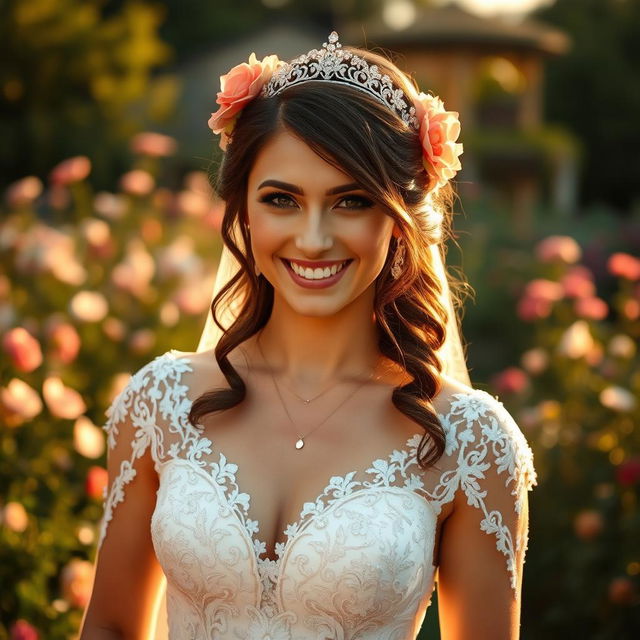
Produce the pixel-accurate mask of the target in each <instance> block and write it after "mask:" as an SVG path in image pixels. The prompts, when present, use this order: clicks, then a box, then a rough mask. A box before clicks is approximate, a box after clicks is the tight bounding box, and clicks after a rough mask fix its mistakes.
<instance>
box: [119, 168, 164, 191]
mask: <svg viewBox="0 0 640 640" xmlns="http://www.w3.org/2000/svg"><path fill="white" fill-rule="evenodd" d="M155 186H156V181H155V180H154V178H153V176H152V175H151V174H150V173H149V172H148V171H144V169H132V170H131V171H128V172H127V173H125V174H124V175H123V176H122V177H121V178H120V188H121V189H122V190H123V191H124V192H125V193H128V194H130V195H132V196H147V195H149V194H150V193H151V192H152V191H153V188H154V187H155Z"/></svg>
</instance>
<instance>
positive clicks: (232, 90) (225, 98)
mask: <svg viewBox="0 0 640 640" xmlns="http://www.w3.org/2000/svg"><path fill="white" fill-rule="evenodd" d="M282 64H283V62H282V61H281V60H278V56H276V55H270V56H266V57H264V58H263V59H262V61H260V60H258V59H257V58H256V54H255V53H252V54H251V55H250V56H249V62H248V63H247V62H242V63H240V64H238V65H236V66H235V67H233V68H232V69H231V70H230V71H229V72H228V73H226V74H225V75H223V76H220V91H219V92H218V97H217V99H216V102H217V103H218V104H219V105H220V108H219V109H218V110H217V111H216V112H215V113H212V114H211V118H210V119H209V123H208V124H209V128H210V129H211V131H213V133H216V134H222V136H221V138H220V148H221V149H222V150H223V151H224V150H226V148H227V142H228V136H229V135H230V134H231V132H232V131H233V127H234V126H235V122H236V120H237V118H238V115H239V113H240V111H242V109H243V108H244V106H245V105H246V104H247V103H248V102H251V100H253V99H254V98H255V97H256V96H257V95H258V93H259V92H260V91H261V89H262V87H263V86H264V85H265V84H266V83H267V82H268V81H269V80H270V79H271V76H272V75H273V73H274V72H275V71H276V69H278V67H280V66H281V65H282Z"/></svg>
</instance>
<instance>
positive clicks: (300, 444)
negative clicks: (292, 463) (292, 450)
mask: <svg viewBox="0 0 640 640" xmlns="http://www.w3.org/2000/svg"><path fill="white" fill-rule="evenodd" d="M302 447H304V440H303V439H302V438H300V439H299V440H298V441H297V442H296V449H302Z"/></svg>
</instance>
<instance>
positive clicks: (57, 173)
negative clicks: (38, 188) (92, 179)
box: [49, 156, 91, 186]
mask: <svg viewBox="0 0 640 640" xmlns="http://www.w3.org/2000/svg"><path fill="white" fill-rule="evenodd" d="M90 173H91V160H89V158H87V157H86V156H75V157H73V158H67V159H66V160H63V161H62V162H61V163H60V164H58V165H56V166H55V167H54V168H53V171H51V174H50V175H49V180H51V183H52V184H54V185H59V186H66V185H69V184H73V183H74V182H81V181H82V180H84V179H85V178H86V177H87V176H88V175H89V174H90Z"/></svg>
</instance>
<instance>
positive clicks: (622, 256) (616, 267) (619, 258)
mask: <svg viewBox="0 0 640 640" xmlns="http://www.w3.org/2000/svg"><path fill="white" fill-rule="evenodd" d="M607 268H608V269H609V273H611V275H614V276H619V277H620V278H626V279H627V280H640V260H638V258H634V257H633V256H632V255H629V254H628V253H614V254H613V255H612V256H610V257H609V261H608V262H607Z"/></svg>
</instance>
